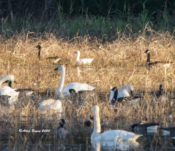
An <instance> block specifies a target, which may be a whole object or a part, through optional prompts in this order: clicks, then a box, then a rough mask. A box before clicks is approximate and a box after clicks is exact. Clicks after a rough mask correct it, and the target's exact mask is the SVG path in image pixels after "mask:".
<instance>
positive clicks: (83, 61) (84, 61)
mask: <svg viewBox="0 0 175 151" xmlns="http://www.w3.org/2000/svg"><path fill="white" fill-rule="evenodd" d="M75 53H76V54H77V57H76V63H77V64H79V65H82V64H84V65H85V64H87V65H90V64H91V63H92V61H93V60H94V59H93V58H81V59H80V51H78V50H77V51H75Z"/></svg>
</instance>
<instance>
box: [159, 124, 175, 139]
mask: <svg viewBox="0 0 175 151" xmlns="http://www.w3.org/2000/svg"><path fill="white" fill-rule="evenodd" d="M160 132H161V135H162V136H169V137H172V138H173V137H175V127H161V128H160Z"/></svg>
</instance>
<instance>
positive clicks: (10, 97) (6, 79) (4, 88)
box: [0, 74, 19, 105]
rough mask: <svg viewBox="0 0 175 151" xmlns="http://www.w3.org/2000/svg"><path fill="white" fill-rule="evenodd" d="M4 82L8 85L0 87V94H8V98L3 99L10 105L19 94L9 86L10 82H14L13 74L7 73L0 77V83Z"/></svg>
mask: <svg viewBox="0 0 175 151" xmlns="http://www.w3.org/2000/svg"><path fill="white" fill-rule="evenodd" d="M4 82H6V83H8V85H9V86H2V87H0V96H8V99H5V100H7V101H8V103H9V104H10V105H12V104H14V103H15V102H16V101H17V100H18V96H19V92H17V91H16V89H13V88H11V85H12V82H15V78H14V75H10V74H8V75H6V76H3V77H2V78H0V85H2V83H4Z"/></svg>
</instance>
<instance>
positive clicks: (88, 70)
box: [76, 66, 94, 77]
mask: <svg viewBox="0 0 175 151" xmlns="http://www.w3.org/2000/svg"><path fill="white" fill-rule="evenodd" d="M76 70H77V76H78V77H80V76H81V73H83V74H87V73H93V72H94V69H93V67H91V66H89V67H79V66H77V67H76Z"/></svg>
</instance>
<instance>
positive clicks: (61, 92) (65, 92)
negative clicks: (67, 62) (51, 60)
mask: <svg viewBox="0 0 175 151" xmlns="http://www.w3.org/2000/svg"><path fill="white" fill-rule="evenodd" d="M55 70H59V71H61V80H60V82H59V85H58V88H57V90H56V95H57V96H59V97H66V98H68V97H69V96H71V93H72V92H74V93H79V92H84V91H92V90H94V89H95V87H93V86H90V85H88V84H86V83H79V82H73V83H70V84H68V85H66V86H65V87H64V88H63V86H64V80H65V67H64V66H63V65H61V66H59V67H57V68H55Z"/></svg>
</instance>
